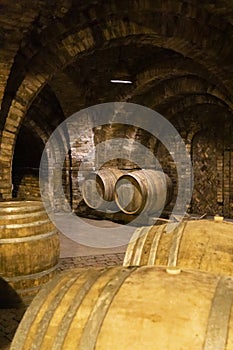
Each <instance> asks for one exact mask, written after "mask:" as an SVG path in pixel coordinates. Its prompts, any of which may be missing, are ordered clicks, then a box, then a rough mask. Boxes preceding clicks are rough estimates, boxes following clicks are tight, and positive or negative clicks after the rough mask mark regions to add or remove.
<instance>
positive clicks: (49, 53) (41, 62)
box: [0, 20, 226, 197]
mask: <svg viewBox="0 0 233 350" xmlns="http://www.w3.org/2000/svg"><path fill="white" fill-rule="evenodd" d="M101 31H102V37H103V41H102V43H104V44H105V45H107V44H111V43H112V41H113V42H114V41H115V42H116V41H117V39H120V38H125V41H126V42H127V40H130V41H132V37H133V39H134V40H136V41H137V42H138V41H140V40H142V43H143V42H144V39H146V40H149V42H150V44H151V45H155V46H159V47H164V48H168V49H172V50H174V51H176V52H179V53H181V54H182V55H184V56H190V57H193V58H195V59H196V60H197V61H199V62H202V63H203V62H205V66H206V67H207V69H210V71H211V72H212V73H213V74H215V73H216V67H215V65H213V64H211V59H210V58H211V55H210V57H208V52H207V50H206V51H205V52H204V53H202V52H201V49H199V50H198V48H196V47H195V45H193V44H192V45H191V43H189V42H188V41H187V40H186V39H184V38H182V36H181V37H179V36H178V34H176V35H177V37H170V38H168V37H167V36H166V31H165V32H164V33H163V34H162V33H155V32H154V31H153V29H152V28H148V27H144V26H141V25H138V24H136V23H132V22H128V23H127V24H126V23H125V21H122V20H120V21H119V20H117V21H111V20H110V21H108V22H106V23H105V24H104V26H103V27H102V28H101ZM180 34H182V33H180ZM129 36H132V37H130V39H129ZM98 45H99V44H98ZM98 45H97V46H98ZM94 47H96V42H95V39H94V37H93V32H92V29H91V28H90V27H88V28H86V29H82V30H79V31H78V32H77V33H74V34H71V35H69V36H68V37H65V38H64V39H63V40H62V41H61V42H59V43H55V44H54V46H53V47H51V48H49V49H47V50H46V49H45V48H44V49H43V50H42V52H40V53H39V54H38V55H36V57H34V58H33V60H32V61H31V63H30V66H29V71H28V73H27V75H26V77H25V79H24V81H23V82H22V84H21V85H20V87H19V89H18V91H17V94H16V97H15V99H14V100H13V102H12V104H11V108H10V110H9V113H8V116H7V119H6V123H5V126H4V130H3V133H2V142H1V146H2V148H4V147H5V146H6V145H8V150H9V151H8V154H7V155H3V156H2V155H1V157H0V161H1V163H2V165H3V167H6V168H7V169H11V162H12V154H13V149H14V144H15V137H16V134H17V131H18V128H19V126H20V124H21V122H22V120H23V118H24V115H25V113H26V111H27V109H28V108H29V106H30V104H31V103H32V101H33V99H34V98H35V97H36V96H37V94H38V93H39V92H40V90H41V89H42V88H43V86H44V85H45V84H46V83H47V82H48V81H49V80H50V79H51V77H52V76H53V75H54V74H55V73H56V72H57V71H59V70H62V69H63V68H64V67H65V66H66V65H68V64H69V63H71V62H72V61H73V60H74V59H76V58H77V57H78V55H79V54H81V53H83V52H87V51H88V50H91V49H94ZM212 56H213V55H212ZM217 73H218V74H219V76H220V77H222V73H221V74H220V72H219V68H218V69H217ZM223 82H224V83H226V81H225V80H224V79H223ZM9 164H10V167H9ZM9 175H10V170H9V173H8V176H5V178H4V180H3V181H4V182H8V184H7V186H5V190H4V195H3V197H7V195H9V192H10V191H9V189H10V187H11V184H10V181H9V179H10V178H11V177H10V176H9ZM7 188H8V190H7Z"/></svg>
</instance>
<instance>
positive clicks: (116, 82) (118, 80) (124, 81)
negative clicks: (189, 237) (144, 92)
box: [110, 79, 133, 84]
mask: <svg viewBox="0 0 233 350" xmlns="http://www.w3.org/2000/svg"><path fill="white" fill-rule="evenodd" d="M110 81H111V83H114V84H133V82H132V81H131V80H122V79H111V80H110Z"/></svg>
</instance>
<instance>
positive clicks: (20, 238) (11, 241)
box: [0, 230, 57, 244]
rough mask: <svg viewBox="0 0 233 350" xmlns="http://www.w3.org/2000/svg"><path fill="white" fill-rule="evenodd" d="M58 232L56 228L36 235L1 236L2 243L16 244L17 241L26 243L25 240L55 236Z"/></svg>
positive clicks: (0, 241)
mask: <svg viewBox="0 0 233 350" xmlns="http://www.w3.org/2000/svg"><path fill="white" fill-rule="evenodd" d="M56 233H57V231H56V230H53V231H50V232H47V233H44V234H40V235H34V236H26V237H14V238H1V239H0V244H15V243H24V242H31V241H38V240H41V239H45V238H48V237H51V236H54V235H55V234H56Z"/></svg>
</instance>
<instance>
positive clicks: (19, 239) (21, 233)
mask: <svg viewBox="0 0 233 350" xmlns="http://www.w3.org/2000/svg"><path fill="white" fill-rule="evenodd" d="M0 204H1V205H0V207H1V209H0V214H1V220H2V222H1V224H2V223H3V222H4V215H3V214H4V213H5V216H6V219H5V223H6V224H5V225H0V234H1V238H0V257H1V261H0V275H1V277H3V278H4V279H5V280H6V281H7V282H8V283H9V284H10V285H11V286H12V287H13V288H14V289H15V290H16V292H17V293H18V294H19V296H20V297H21V298H22V299H23V301H24V303H25V304H28V303H29V302H30V301H31V300H32V298H33V297H34V296H35V295H36V294H37V292H38V291H39V289H40V288H41V286H42V285H43V284H45V283H47V282H48V281H49V280H51V279H52V278H53V276H55V274H56V273H57V272H56V270H57V267H58V263H59V256H60V242H59V234H58V231H57V230H56V229H55V227H54V225H53V224H52V222H51V221H50V220H49V218H48V216H47V214H46V212H45V210H44V209H43V210H42V208H44V207H43V204H42V202H41V201H8V202H1V203H0ZM26 208H28V212H29V213H28V215H29V217H28V218H27V210H26ZM21 209H22V210H21ZM37 214H38V215H37ZM19 216H20V217H22V219H21V220H19V219H18V217H19ZM24 216H25V219H24V218H23V217H24ZM41 219H42V220H41ZM18 220H19V222H21V223H16V222H17V221H18ZM37 220H38V221H37ZM11 222H12V223H11ZM35 247H36V249H35ZM27 257H28V259H27Z"/></svg>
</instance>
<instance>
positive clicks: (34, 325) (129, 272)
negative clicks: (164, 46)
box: [11, 266, 233, 350]
mask: <svg viewBox="0 0 233 350" xmlns="http://www.w3.org/2000/svg"><path fill="white" fill-rule="evenodd" d="M80 270H81V269H79V270H73V271H72V272H69V273H65V274H61V275H60V276H59V277H58V278H55V279H54V280H53V281H52V282H51V283H50V284H49V285H47V286H46V287H45V288H43V290H41V292H40V293H39V295H38V296H37V297H36V298H35V299H34V300H33V303H32V304H31V305H30V307H29V309H28V310H27V312H26V313H25V315H24V318H23V320H22V322H21V324H20V325H19V327H18V329H17V332H16V335H15V337H14V339H13V343H12V346H11V350H31V349H34V350H50V349H51V350H76V349H78V350H94V349H95V350H106V349H114V350H132V349H134V350H142V349H147V350H149V349H151V350H154V349H163V350H165V349H166V350H168V349H169V350H181V349H189V350H232V346H233V311H232V301H233V278H231V277H219V276H217V275H213V274H210V275H209V274H207V273H203V272H200V271H191V270H189V271H181V272H180V271H179V270H166V269H165V268H161V267H160V268H158V267H148V266H146V267H145V266H144V267H133V268H123V267H119V266H118V267H114V268H102V269H100V268H98V269H88V270H82V271H80Z"/></svg>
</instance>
